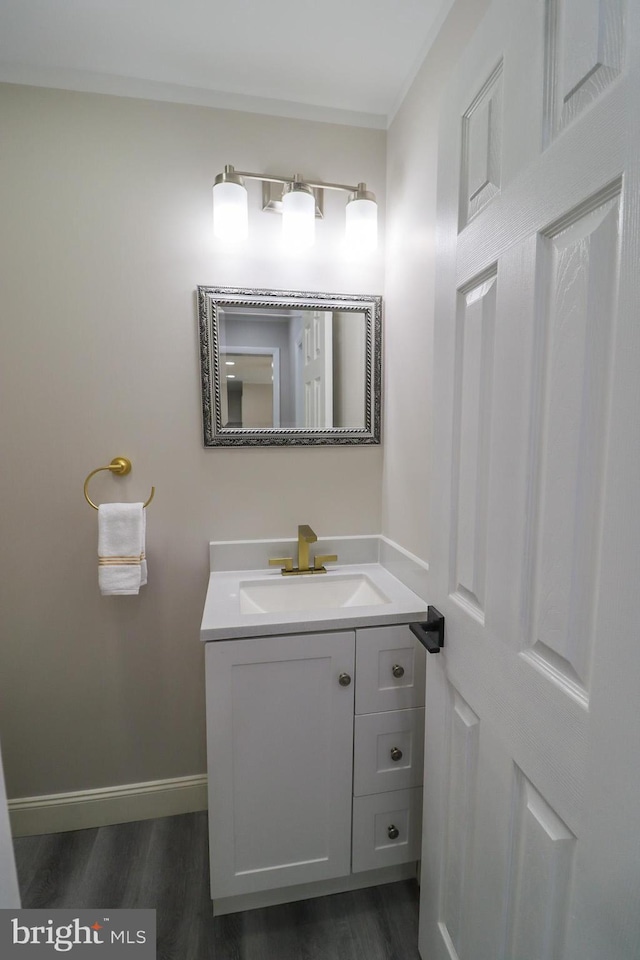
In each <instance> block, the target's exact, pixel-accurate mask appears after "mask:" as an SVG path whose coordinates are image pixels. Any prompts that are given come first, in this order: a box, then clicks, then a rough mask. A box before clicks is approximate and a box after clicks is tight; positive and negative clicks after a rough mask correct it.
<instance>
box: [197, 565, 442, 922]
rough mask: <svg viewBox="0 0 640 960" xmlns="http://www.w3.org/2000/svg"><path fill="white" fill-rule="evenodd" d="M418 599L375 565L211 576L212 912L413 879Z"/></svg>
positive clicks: (418, 798) (418, 799) (417, 818)
mask: <svg viewBox="0 0 640 960" xmlns="http://www.w3.org/2000/svg"><path fill="white" fill-rule="evenodd" d="M425 612H426V606H425V604H424V602H423V601H422V600H420V598H419V597H418V596H417V595H416V594H414V593H413V592H412V591H410V590H408V589H407V587H405V586H404V585H403V584H402V583H401V582H400V581H399V580H397V579H396V578H395V577H393V576H392V575H391V574H390V573H389V572H388V570H386V569H385V568H384V567H383V566H381V565H380V564H379V563H365V564H347V565H344V566H341V567H339V568H337V569H336V570H335V571H331V572H330V573H328V574H327V575H326V576H323V577H296V578H295V579H288V578H283V577H281V576H280V574H279V572H274V571H269V570H268V569H254V570H241V571H220V570H219V571H213V572H212V573H211V577H210V583H209V590H208V594H207V601H206V604H205V611H204V615H203V620H202V629H201V637H202V640H203V641H205V643H206V647H205V664H206V701H207V752H208V778H209V838H210V864H211V895H212V899H213V902H214V911H215V912H216V913H217V914H220V913H226V912H232V911H234V910H242V909H248V908H251V907H256V906H262V905H266V904H270V903H278V902H286V901H289V900H295V899H302V898H305V897H309V896H315V895H319V894H324V893H330V892H337V891H340V890H345V889H353V888H355V887H358V886H368V885H371V884H373V883H383V882H388V881H389V880H395V879H400V878H402V877H407V876H412V875H415V863H416V860H418V859H419V857H420V844H421V810H422V762H423V730H424V680H425V665H424V649H423V648H422V647H421V646H420V644H419V643H417V642H416V641H415V640H414V637H413V636H412V634H411V632H410V631H409V627H408V623H409V622H410V621H413V620H416V619H421V618H422V619H424V616H425Z"/></svg>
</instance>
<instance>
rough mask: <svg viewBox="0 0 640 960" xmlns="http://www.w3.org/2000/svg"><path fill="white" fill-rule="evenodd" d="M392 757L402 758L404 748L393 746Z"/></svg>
mask: <svg viewBox="0 0 640 960" xmlns="http://www.w3.org/2000/svg"><path fill="white" fill-rule="evenodd" d="M391 759H392V760H396V761H397V760H402V750H401V749H400V747H391Z"/></svg>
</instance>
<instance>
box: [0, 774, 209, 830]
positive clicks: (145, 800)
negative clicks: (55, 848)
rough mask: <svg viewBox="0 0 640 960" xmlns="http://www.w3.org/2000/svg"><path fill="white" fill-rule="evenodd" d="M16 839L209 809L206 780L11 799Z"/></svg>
mask: <svg viewBox="0 0 640 960" xmlns="http://www.w3.org/2000/svg"><path fill="white" fill-rule="evenodd" d="M8 806H9V817H10V820H11V832H12V834H13V836H14V837H30V836H33V835H35V834H39V833H62V832H64V831H66V830H84V829H86V828H87V827H104V826H106V825H107V824H110V823H128V822H129V821H131V820H150V819H152V818H154V817H169V816H173V815H174V814H178V813H193V812H195V811H196V810H206V809H207V776H206V774H198V775H197V776H193V777H177V778H175V779H173V780H152V781H149V782H148V783H127V784H124V785H123V786H119V787H103V788H101V789H98V790H79V791H77V792H75V793H55V794H49V795H48V796H39V797H20V798H18V799H16V800H9V802H8Z"/></svg>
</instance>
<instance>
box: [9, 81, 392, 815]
mask: <svg viewBox="0 0 640 960" xmlns="http://www.w3.org/2000/svg"><path fill="white" fill-rule="evenodd" d="M0 117H1V128H2V143H1V146H0V211H1V212H2V213H1V216H0V437H1V440H2V467H1V469H0V735H1V736H2V748H3V756H4V764H5V773H6V779H7V791H8V794H9V796H10V797H24V796H33V795H39V794H48V793H58V792H65V791H73V790H84V789H91V788H98V787H102V786H109V785H116V784H126V783H132V782H144V781H149V780H156V779H163V778H170V777H180V776H187V775H189V774H198V773H203V772H204V771H205V767H206V764H205V750H204V746H205V736H204V693H203V687H204V675H203V651H202V649H201V646H200V643H199V624H200V617H201V612H202V606H203V602H204V596H205V591H206V585H207V574H208V541H209V540H210V539H235V538H252V537H257V538H268V537H282V536H289V535H292V534H293V533H294V532H295V529H296V525H297V524H298V523H301V522H306V523H310V524H311V525H312V526H313V527H314V529H315V530H316V531H317V532H318V534H319V535H323V534H325V535H326V534H356V533H375V532H378V531H379V529H380V504H381V500H380V498H381V467H382V450H381V448H380V447H370V448H361V449H349V450H346V449H341V448H337V447H335V448H324V449H323V448H317V449H290V450H280V449H263V450H255V449H249V450H241V449H239V450H235V449H218V450H205V449H204V448H203V446H202V427H201V410H200V385H199V369H198V358H199V353H198V342H197V323H196V301H195V288H196V286H197V285H198V284H216V285H217V284H226V285H230V286H245V285H246V286H253V287H262V286H264V287H279V288H283V289H302V290H304V289H308V290H313V289H316V290H328V291H331V292H334V291H336V292H340V291H343V292H354V293H381V292H382V285H383V273H382V255H381V254H380V255H377V256H375V257H373V258H372V259H371V260H370V261H368V262H366V263H364V264H362V265H360V266H354V265H346V264H344V263H343V261H342V258H341V257H340V255H339V252H337V251H338V242H339V237H340V234H341V232H342V230H343V219H344V202H345V201H344V198H343V197H341V196H340V195H338V194H331V195H330V196H327V198H326V203H325V219H324V220H323V221H322V222H321V223H320V224H319V225H318V242H317V245H316V247H315V248H314V249H313V250H312V251H310V252H309V253H308V254H305V255H300V256H298V257H295V258H291V257H284V256H283V255H282V254H281V252H280V249H279V246H278V243H277V232H278V229H279V225H280V223H279V219H278V218H277V217H274V216H263V215H262V213H261V212H260V211H259V195H260V187H259V184H251V185H250V196H251V213H250V216H251V224H250V226H251V229H252V234H251V239H250V241H249V243H248V244H247V245H246V247H245V248H244V249H242V250H238V251H235V252H226V251H225V250H224V249H223V248H222V247H221V246H218V245H216V242H214V240H213V239H212V231H211V185H212V183H213V178H214V176H215V174H217V173H219V172H220V171H221V170H222V169H223V167H224V164H225V163H233V164H235V165H236V167H237V168H238V169H249V170H256V171H258V172H265V173H268V172H275V173H281V172H284V173H289V172H291V173H292V174H293V173H294V172H295V171H297V170H300V171H302V172H304V173H306V174H307V175H308V176H309V177H312V178H321V179H325V180H329V181H339V182H347V183H350V182H351V183H357V182H358V181H359V180H366V182H367V183H368V184H370V185H371V189H373V190H375V191H376V193H377V194H378V197H379V199H380V201H381V210H382V212H384V193H385V189H384V184H385V134H384V132H381V131H372V130H366V129H360V128H353V127H346V126H337V125H331V124H325V123H312V122H302V121H295V120H288V119H276V118H272V117H266V116H260V115H252V114H241V113H234V112H232V111H225V110H214V109H207V108H202V107H190V106H183V105H177V104H167V103H157V102H151V101H142V100H134V99H126V98H118V97H111V96H101V95H94V94H83V93H72V92H64V91H55V90H43V89H38V88H34V87H21V86H17V85H11V84H4V85H0ZM254 188H255V189H254ZM383 227H384V217H383ZM120 455H123V456H128V457H130V458H131V460H132V462H133V471H132V474H131V475H130V476H129V477H126V478H114V477H111V476H109V475H107V474H99V475H98V476H97V477H95V478H94V479H93V481H92V487H91V494H92V496H93V499H94V500H96V501H103V500H138V499H141V498H144V497H147V496H148V493H149V490H150V487H151V485H152V484H155V486H156V497H155V500H154V502H153V504H152V505H151V507H150V508H149V514H148V518H147V519H148V538H147V553H148V558H149V584H148V586H147V587H145V588H143V590H142V592H141V594H140V596H139V597H107V598H104V597H101V596H100V594H99V592H98V587H97V567H96V548H97V514H96V513H95V511H93V510H91V509H90V508H89V507H88V506H87V504H86V503H85V501H84V499H83V496H82V484H83V481H84V478H85V476H86V475H87V473H88V472H89V471H90V470H92V469H93V468H95V467H97V466H100V465H104V464H107V463H108V462H109V461H110V460H111V459H112V457H115V456H120ZM335 476H339V477H340V478H341V479H340V496H336V494H335V488H334V486H333V484H332V483H331V482H330V478H331V477H335ZM288 477H292V478H294V479H293V480H291V481H288V480H287V478H288ZM299 477H305V482H304V484H301V483H298V482H296V478H299ZM328 478H329V479H328Z"/></svg>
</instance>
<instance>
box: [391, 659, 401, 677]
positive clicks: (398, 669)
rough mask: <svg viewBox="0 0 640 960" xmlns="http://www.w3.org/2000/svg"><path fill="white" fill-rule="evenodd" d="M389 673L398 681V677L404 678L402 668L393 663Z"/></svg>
mask: <svg viewBox="0 0 640 960" xmlns="http://www.w3.org/2000/svg"><path fill="white" fill-rule="evenodd" d="M391 673H392V674H393V675H394V677H395V678H396V679H397V680H399V679H400V677H404V667H403V666H402V665H401V664H400V663H394V665H393V666H392V667H391Z"/></svg>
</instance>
